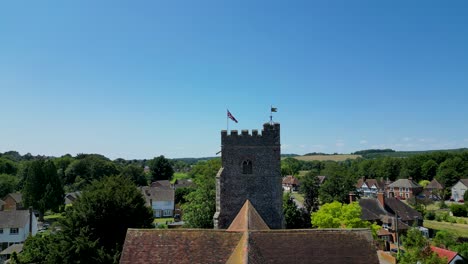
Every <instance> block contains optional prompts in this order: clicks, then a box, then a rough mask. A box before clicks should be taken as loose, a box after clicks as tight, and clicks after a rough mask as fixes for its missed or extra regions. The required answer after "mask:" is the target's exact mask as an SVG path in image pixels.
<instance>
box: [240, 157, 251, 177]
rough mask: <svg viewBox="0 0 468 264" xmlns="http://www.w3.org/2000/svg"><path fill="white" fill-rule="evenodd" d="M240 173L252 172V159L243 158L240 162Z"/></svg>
mask: <svg viewBox="0 0 468 264" xmlns="http://www.w3.org/2000/svg"><path fill="white" fill-rule="evenodd" d="M242 174H252V161H250V160H244V161H243V162H242Z"/></svg>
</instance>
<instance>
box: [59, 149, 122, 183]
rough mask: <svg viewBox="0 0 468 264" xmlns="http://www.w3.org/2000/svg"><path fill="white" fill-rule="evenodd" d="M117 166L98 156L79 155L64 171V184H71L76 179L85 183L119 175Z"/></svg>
mask: <svg viewBox="0 0 468 264" xmlns="http://www.w3.org/2000/svg"><path fill="white" fill-rule="evenodd" d="M119 173H120V171H119V169H118V168H117V166H116V165H115V164H114V163H113V162H112V161H111V160H109V159H108V158H106V157H104V156H102V155H98V154H79V155H77V157H76V158H75V160H74V161H73V162H72V163H70V165H68V167H67V169H66V170H65V179H66V180H65V184H73V183H75V180H76V178H77V177H80V178H81V179H84V180H85V181H86V182H87V183H91V181H93V180H99V179H101V178H103V177H105V176H112V175H117V174H119Z"/></svg>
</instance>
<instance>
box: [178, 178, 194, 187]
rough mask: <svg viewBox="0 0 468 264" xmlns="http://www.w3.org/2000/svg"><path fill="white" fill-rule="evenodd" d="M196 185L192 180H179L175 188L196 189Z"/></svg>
mask: <svg viewBox="0 0 468 264" xmlns="http://www.w3.org/2000/svg"><path fill="white" fill-rule="evenodd" d="M194 186H195V183H194V182H193V180H192V179H177V180H176V181H175V183H174V188H176V189H178V188H184V187H194Z"/></svg>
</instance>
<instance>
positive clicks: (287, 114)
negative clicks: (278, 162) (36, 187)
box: [0, 0, 468, 159]
mask: <svg viewBox="0 0 468 264" xmlns="http://www.w3.org/2000/svg"><path fill="white" fill-rule="evenodd" d="M467 14H468V2H467V1H464V0H458V1H457V0H454V1H375V0H372V1H348V0H343V1H271V0H269V1H219V0H213V1H94V0H93V1H85V0H82V1H4V2H2V3H0V110H1V112H0V152H4V151H8V150H17V151H19V152H20V153H21V154H25V153H27V152H31V153H32V154H34V155H36V154H45V155H55V156H59V155H62V154H66V153H70V154H72V155H75V154H77V153H100V154H103V155H106V156H108V157H110V158H117V157H123V158H128V159H133V158H152V157H154V156H158V155H165V156H167V157H170V158H176V157H202V156H214V154H215V153H216V152H217V151H219V149H220V130H221V129H226V108H229V110H230V111H231V112H232V114H233V115H234V116H235V117H236V118H237V119H238V120H239V123H238V124H234V123H232V122H231V124H230V129H238V130H240V129H260V128H261V127H262V124H263V123H264V122H266V121H268V118H269V107H270V105H274V106H276V107H278V113H277V114H276V115H275V120H276V121H278V122H280V123H281V129H282V138H281V141H282V142H281V143H282V152H283V153H298V154H304V153H307V152H314V151H316V152H327V153H333V152H340V153H349V152H353V151H356V150H361V149H368V148H393V149H397V150H426V149H442V148H444V149H445V148H458V147H468V115H467V114H468V103H467V102H468V15H467Z"/></svg>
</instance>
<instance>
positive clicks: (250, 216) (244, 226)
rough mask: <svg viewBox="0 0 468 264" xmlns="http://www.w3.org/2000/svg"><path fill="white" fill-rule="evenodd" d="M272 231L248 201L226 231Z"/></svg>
mask: <svg viewBox="0 0 468 264" xmlns="http://www.w3.org/2000/svg"><path fill="white" fill-rule="evenodd" d="M249 230H270V228H269V227H268V225H267V224H266V223H265V221H264V220H263V218H262V217H261V216H260V214H259V213H258V212H257V210H256V209H255V207H254V206H253V205H252V204H251V203H250V201H249V200H248V199H247V200H246V201H245V203H244V205H243V206H242V208H241V209H240V210H239V213H237V215H236V217H235V218H234V220H233V221H232V223H231V224H230V225H229V227H228V229H227V230H226V231H230V232H239V231H249Z"/></svg>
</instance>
